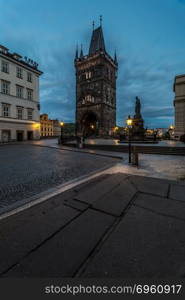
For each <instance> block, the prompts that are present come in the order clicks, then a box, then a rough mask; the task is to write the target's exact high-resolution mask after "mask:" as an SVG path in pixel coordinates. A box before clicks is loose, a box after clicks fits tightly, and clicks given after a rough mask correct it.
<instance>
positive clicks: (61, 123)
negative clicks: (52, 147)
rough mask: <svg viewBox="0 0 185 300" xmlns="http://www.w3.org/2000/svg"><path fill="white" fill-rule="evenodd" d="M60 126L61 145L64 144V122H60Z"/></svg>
mask: <svg viewBox="0 0 185 300" xmlns="http://www.w3.org/2000/svg"><path fill="white" fill-rule="evenodd" d="M60 126H61V135H60V142H61V144H62V139H63V127H64V122H60Z"/></svg>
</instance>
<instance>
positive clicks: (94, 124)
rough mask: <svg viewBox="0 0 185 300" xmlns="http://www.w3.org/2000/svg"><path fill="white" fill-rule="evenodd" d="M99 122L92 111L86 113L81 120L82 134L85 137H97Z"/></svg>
mask: <svg viewBox="0 0 185 300" xmlns="http://www.w3.org/2000/svg"><path fill="white" fill-rule="evenodd" d="M98 127H99V122H98V118H97V116H96V114H95V113H94V112H92V111H90V112H87V113H85V114H84V115H83V117H82V119H81V129H82V134H83V136H85V137H91V136H96V135H98Z"/></svg>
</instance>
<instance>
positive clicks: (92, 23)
mask: <svg viewBox="0 0 185 300" xmlns="http://www.w3.org/2000/svg"><path fill="white" fill-rule="evenodd" d="M94 25H95V24H94V21H93V23H92V27H93V31H94Z"/></svg>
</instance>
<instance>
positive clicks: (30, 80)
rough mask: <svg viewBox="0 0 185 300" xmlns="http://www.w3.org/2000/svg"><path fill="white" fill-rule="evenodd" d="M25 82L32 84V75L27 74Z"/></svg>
mask: <svg viewBox="0 0 185 300" xmlns="http://www.w3.org/2000/svg"><path fill="white" fill-rule="evenodd" d="M27 81H29V82H32V74H31V73H29V72H28V73H27Z"/></svg>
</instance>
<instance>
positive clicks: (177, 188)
mask: <svg viewBox="0 0 185 300" xmlns="http://www.w3.org/2000/svg"><path fill="white" fill-rule="evenodd" d="M169 198H171V199H175V200H180V201H184V202H185V186H181V185H177V184H171V186H170V195H169Z"/></svg>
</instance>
